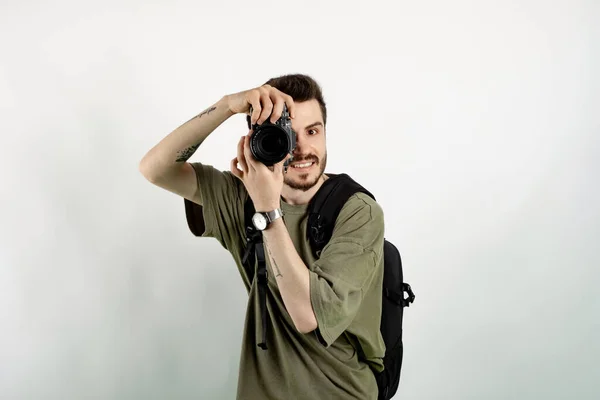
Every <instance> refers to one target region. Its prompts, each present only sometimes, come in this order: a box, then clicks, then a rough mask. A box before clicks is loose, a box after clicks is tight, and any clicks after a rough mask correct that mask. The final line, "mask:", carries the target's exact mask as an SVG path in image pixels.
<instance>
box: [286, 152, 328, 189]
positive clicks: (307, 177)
mask: <svg viewBox="0 0 600 400" xmlns="http://www.w3.org/2000/svg"><path fill="white" fill-rule="evenodd" d="M302 161H313V162H314V165H313V166H312V167H310V171H307V172H302V171H301V170H296V169H294V168H293V167H289V168H288V172H287V173H286V174H284V178H283V183H284V184H285V185H287V186H289V187H290V188H292V189H295V190H301V191H303V192H306V191H307V190H309V189H310V188H312V187H314V186H315V185H316V184H317V182H319V179H320V178H321V176H322V175H323V173H324V172H325V167H326V166H327V152H325V155H324V156H323V158H322V159H321V160H319V159H318V157H317V156H315V155H309V156H306V157H302V158H298V159H296V158H294V162H302ZM290 173H291V175H290Z"/></svg>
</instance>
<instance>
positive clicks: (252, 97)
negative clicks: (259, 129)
mask: <svg viewBox="0 0 600 400" xmlns="http://www.w3.org/2000/svg"><path fill="white" fill-rule="evenodd" d="M248 102H249V103H250V112H251V114H250V122H251V123H252V125H254V124H256V121H257V120H258V117H259V116H260V112H261V106H260V93H259V92H258V91H256V90H253V91H252V92H251V93H250V94H249V95H248Z"/></svg>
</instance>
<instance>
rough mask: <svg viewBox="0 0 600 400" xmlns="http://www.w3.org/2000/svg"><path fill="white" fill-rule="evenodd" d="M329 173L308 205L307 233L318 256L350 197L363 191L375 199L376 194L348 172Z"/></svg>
mask: <svg viewBox="0 0 600 400" xmlns="http://www.w3.org/2000/svg"><path fill="white" fill-rule="evenodd" d="M327 175H328V176H329V179H327V180H326V181H325V182H324V183H323V185H322V186H321V187H320V188H319V190H318V191H317V193H316V194H315V196H314V197H313V198H312V199H311V201H310V203H309V205H308V226H307V229H306V235H307V238H308V240H309V242H310V246H311V249H312V251H313V253H314V254H315V256H316V257H317V258H318V257H319V256H320V254H321V251H322V250H323V247H325V245H326V244H327V242H328V241H329V240H330V239H331V235H332V234H333V228H334V227H335V221H336V219H337V217H338V215H339V213H340V211H341V210H342V208H343V207H344V204H346V202H347V201H348V199H349V198H350V197H351V196H352V195H354V194H356V193H358V192H361V193H365V194H367V195H368V196H370V197H371V198H373V200H375V196H373V194H371V192H369V191H368V190H367V189H365V188H364V187H363V186H362V185H360V184H359V183H358V182H356V181H355V180H354V179H352V178H351V177H350V176H349V175H348V174H344V173H342V174H327Z"/></svg>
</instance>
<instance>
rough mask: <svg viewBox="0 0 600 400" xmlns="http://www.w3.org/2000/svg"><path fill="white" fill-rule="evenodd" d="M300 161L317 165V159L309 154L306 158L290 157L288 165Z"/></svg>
mask: <svg viewBox="0 0 600 400" xmlns="http://www.w3.org/2000/svg"><path fill="white" fill-rule="evenodd" d="M301 161H312V162H314V163H315V164H318V163H319V158H318V157H317V156H315V155H313V154H309V155H306V156H297V157H296V156H292V159H291V160H290V163H292V162H301Z"/></svg>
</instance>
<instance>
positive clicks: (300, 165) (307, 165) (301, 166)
mask: <svg viewBox="0 0 600 400" xmlns="http://www.w3.org/2000/svg"><path fill="white" fill-rule="evenodd" d="M311 165H312V162H307V163H304V164H295V165H293V167H294V168H306V167H310V166H311Z"/></svg>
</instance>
